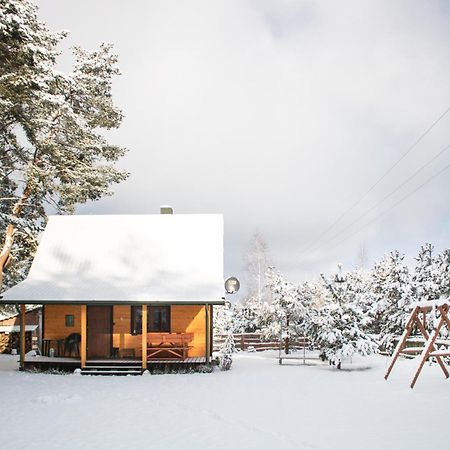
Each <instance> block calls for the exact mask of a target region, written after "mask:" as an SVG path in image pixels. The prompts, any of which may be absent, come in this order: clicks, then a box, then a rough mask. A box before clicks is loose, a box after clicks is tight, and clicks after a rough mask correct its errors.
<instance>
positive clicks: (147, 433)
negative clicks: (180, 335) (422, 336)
mask: <svg viewBox="0 0 450 450" xmlns="http://www.w3.org/2000/svg"><path fill="white" fill-rule="evenodd" d="M16 358H17V357H11V356H6V355H0V400H1V405H2V424H1V427H0V445H1V447H2V448H8V449H10V450H12V449H27V450H31V449H43V448H44V449H46V450H49V449H58V450H62V449H64V450H70V449H135V450H139V449H276V448H279V449H320V450H321V449H323V450H332V449H340V450H370V449H374V450H375V449H377V450H379V449H386V450H402V449H408V450H414V449H418V450H419V449H420V450H423V449H425V448H432V449H433V450H440V449H448V448H449V442H448V435H447V429H448V418H449V415H448V405H449V404H450V384H449V383H450V381H448V380H445V379H444V377H443V376H442V373H441V371H440V369H439V368H438V367H436V366H433V367H429V366H428V365H427V366H426V367H425V368H424V371H423V374H422V376H421V377H420V378H419V381H418V383H417V385H416V388H415V389H414V390H411V389H410V388H409V382H410V380H411V377H412V374H413V370H414V366H415V364H414V361H406V360H401V361H400V362H399V364H398V365H397V366H396V367H395V368H394V371H393V373H392V375H391V378H390V379H389V381H388V382H386V381H384V379H383V373H384V370H385V366H386V362H387V361H386V358H384V357H381V356H375V357H371V358H365V359H359V360H356V361H354V362H353V364H352V365H345V366H344V369H345V370H342V371H337V370H336V369H333V368H331V367H328V366H326V365H323V366H314V367H312V366H302V365H293V364H292V363H291V362H290V363H289V364H291V365H283V366H279V365H278V362H277V360H276V359H275V353H271V352H265V353H264V354H255V353H253V354H239V355H237V356H236V357H235V360H234V365H233V369H232V370H231V371H229V372H216V373H213V374H192V375H152V376H150V375H149V376H142V377H82V376H76V375H48V374H35V373H20V372H18V371H17V370H16ZM350 369H351V370H350Z"/></svg>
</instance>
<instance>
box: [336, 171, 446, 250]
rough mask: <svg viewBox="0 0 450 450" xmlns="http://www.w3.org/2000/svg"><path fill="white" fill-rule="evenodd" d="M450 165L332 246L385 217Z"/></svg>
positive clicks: (339, 243)
mask: <svg viewBox="0 0 450 450" xmlns="http://www.w3.org/2000/svg"><path fill="white" fill-rule="evenodd" d="M449 167H450V164H448V165H447V166H445V167H444V168H443V169H441V170H440V171H439V172H437V173H436V174H434V175H433V176H431V177H430V178H428V179H427V180H426V181H424V182H423V183H422V184H421V185H419V186H418V187H417V188H416V189H414V190H413V191H411V192H410V193H409V194H407V195H405V196H404V197H402V198H401V199H400V200H399V201H398V202H396V203H394V204H393V205H392V206H391V207H390V208H388V209H386V210H384V211H383V212H382V213H381V214H379V215H378V216H376V217H374V218H373V219H371V220H370V221H369V222H366V223H365V224H364V225H363V226H362V227H361V228H359V230H357V231H355V232H354V233H350V234H349V235H348V236H346V237H345V238H344V239H342V240H341V241H339V242H338V243H336V244H334V245H332V246H331V248H334V247H337V246H339V245H341V244H342V243H343V242H345V241H347V240H348V239H350V238H351V237H353V236H355V235H357V234H358V233H359V232H361V231H362V230H364V228H367V227H368V226H369V225H371V224H372V223H374V222H376V221H377V220H378V219H380V218H381V217H383V216H384V215H386V214H387V213H388V212H390V211H392V210H393V209H394V208H395V207H396V206H398V205H399V204H400V203H402V202H403V201H405V200H407V199H408V198H409V197H411V196H412V195H413V194H415V193H416V192H417V191H418V190H420V189H422V188H423V187H424V186H425V185H426V184H428V183H429V182H430V181H432V180H434V179H435V178H437V177H438V176H439V175H441V174H442V173H443V172H445V171H446V170H447V169H448V168H449Z"/></svg>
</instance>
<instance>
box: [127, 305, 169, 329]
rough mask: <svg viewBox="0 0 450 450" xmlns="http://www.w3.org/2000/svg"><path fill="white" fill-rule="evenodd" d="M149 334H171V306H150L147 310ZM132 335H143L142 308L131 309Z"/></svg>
mask: <svg viewBox="0 0 450 450" xmlns="http://www.w3.org/2000/svg"><path fill="white" fill-rule="evenodd" d="M147 311H148V313H147V332H148V333H150V332H152V331H153V332H167V333H170V306H150V307H149V308H148V309H147ZM131 334H142V307H141V306H132V307H131Z"/></svg>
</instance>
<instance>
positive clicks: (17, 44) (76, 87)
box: [0, 0, 127, 288]
mask: <svg viewBox="0 0 450 450" xmlns="http://www.w3.org/2000/svg"><path fill="white" fill-rule="evenodd" d="M66 35H67V33H66V32H59V33H54V32H52V31H50V30H49V29H48V28H47V26H46V25H45V24H43V23H41V22H39V20H38V17H37V7H36V6H35V5H33V4H32V3H31V2H30V1H28V0H0V61H1V64H0V174H1V177H2V183H1V188H0V189H1V191H0V195H1V203H0V227H1V229H2V230H5V232H4V234H3V247H2V249H1V251H0V287H3V288H5V287H8V286H11V285H12V284H15V283H17V282H18V281H19V280H20V279H22V278H23V277H24V276H25V274H26V271H27V269H28V266H29V264H30V260H31V257H32V255H33V252H34V249H35V247H36V240H37V234H38V232H39V231H40V230H42V228H43V227H44V225H45V222H46V207H48V205H50V206H51V207H53V208H55V209H56V211H57V212H58V213H72V212H73V211H74V208H75V205H76V204H77V203H84V202H86V201H88V200H97V199H99V198H100V197H102V196H104V195H110V194H111V191H110V186H111V185H112V184H114V183H118V182H121V181H123V180H125V179H126V177H127V174H126V173H124V172H122V171H120V170H118V169H116V168H115V167H114V163H115V162H116V161H117V160H118V159H119V158H120V157H121V156H122V155H123V154H124V153H125V149H124V148H121V147H118V146H115V145H111V144H110V143H109V142H108V141H107V139H106V138H105V137H104V136H103V134H102V130H108V129H111V128H117V127H119V125H120V123H121V120H122V113H121V111H120V110H119V109H118V108H117V107H116V106H114V104H113V101H112V96H111V85H112V78H113V77H114V76H115V75H118V74H119V70H118V68H117V57H116V56H115V55H114V54H113V53H112V47H111V46H110V45H101V47H100V48H99V49H98V50H96V51H93V52H88V51H86V50H83V49H81V48H75V49H74V57H75V63H74V66H73V70H72V71H71V72H70V73H62V72H60V71H59V70H57V68H56V64H57V57H58V51H57V45H58V43H59V42H60V41H61V40H62V39H64V37H65V36H66ZM13 259H14V262H15V265H14V268H13V269H10V270H9V271H8V273H7V276H6V279H5V280H4V282H3V274H4V272H5V268H6V267H7V266H8V264H10V263H11V262H12V260H13Z"/></svg>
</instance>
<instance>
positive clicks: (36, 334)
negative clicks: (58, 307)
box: [0, 306, 42, 353]
mask: <svg viewBox="0 0 450 450" xmlns="http://www.w3.org/2000/svg"><path fill="white" fill-rule="evenodd" d="M41 323H42V309H41V308H39V307H37V306H34V307H29V308H27V310H26V317H25V351H26V352H28V351H30V350H37V349H39V346H40V341H41V334H40V331H41V327H40V326H39V325H40V324H41ZM19 348H20V313H19V312H10V313H2V314H0V353H12V352H14V351H17V352H19Z"/></svg>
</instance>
